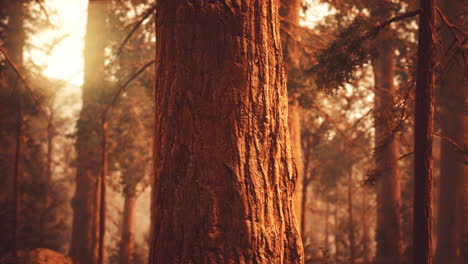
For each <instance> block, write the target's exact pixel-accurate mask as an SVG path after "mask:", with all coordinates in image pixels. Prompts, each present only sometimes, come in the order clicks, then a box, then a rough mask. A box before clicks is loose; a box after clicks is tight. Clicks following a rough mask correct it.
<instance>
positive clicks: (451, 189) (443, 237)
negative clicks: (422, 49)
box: [435, 0, 468, 264]
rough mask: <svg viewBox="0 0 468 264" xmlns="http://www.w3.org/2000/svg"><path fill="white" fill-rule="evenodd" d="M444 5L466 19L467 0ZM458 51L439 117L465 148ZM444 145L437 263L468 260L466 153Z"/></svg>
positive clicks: (449, 39) (445, 74)
mask: <svg viewBox="0 0 468 264" xmlns="http://www.w3.org/2000/svg"><path fill="white" fill-rule="evenodd" d="M440 7H441V9H442V11H443V12H444V14H445V15H446V16H447V17H448V18H449V19H450V21H452V22H455V23H457V22H462V21H457V19H456V16H457V14H458V13H459V12H460V10H463V9H464V8H465V3H464V1H460V0H444V1H441V2H440ZM465 9H466V8H465ZM441 26H442V29H443V30H442V31H441V33H440V36H441V37H442V40H443V42H444V45H443V46H444V47H451V46H452V45H453V43H455V41H456V39H455V37H454V36H453V34H452V32H451V31H450V30H449V29H448V28H447V27H446V26H445V25H441ZM455 45H456V44H455ZM443 52H444V54H447V53H448V54H450V57H452V53H451V52H446V51H443ZM457 53H458V54H455V57H454V58H455V59H454V60H453V61H452V60H449V61H447V62H445V63H444V64H443V65H444V67H443V68H442V69H441V70H442V75H441V76H440V79H441V82H440V87H439V100H438V102H439V108H440V111H439V113H440V114H439V116H438V117H439V123H440V128H441V134H442V135H443V136H445V137H448V138H450V139H451V140H453V141H455V142H456V143H457V144H458V145H460V146H462V147H463V146H466V141H465V133H466V123H465V121H464V119H465V112H464V111H465V107H466V103H465V99H466V89H465V87H464V84H466V82H464V81H465V72H464V65H465V64H464V58H463V53H462V51H461V52H457ZM441 144H442V145H441V153H440V180H439V182H440V184H439V211H438V221H437V222H438V226H437V249H436V254H435V263H436V264H445V263H466V262H462V260H461V257H462V256H461V254H460V253H461V251H462V243H461V241H462V240H461V237H462V234H463V226H462V225H463V224H462V222H463V220H462V217H463V213H464V212H463V203H466V200H464V199H463V192H464V186H463V181H464V180H463V177H466V175H468V174H467V173H465V170H466V169H465V167H466V165H465V164H464V155H463V153H462V152H461V151H460V150H458V149H456V148H455V147H454V146H453V145H452V143H450V142H449V141H448V140H447V139H442V141H441ZM457 255H458V256H457ZM457 258H458V262H457Z"/></svg>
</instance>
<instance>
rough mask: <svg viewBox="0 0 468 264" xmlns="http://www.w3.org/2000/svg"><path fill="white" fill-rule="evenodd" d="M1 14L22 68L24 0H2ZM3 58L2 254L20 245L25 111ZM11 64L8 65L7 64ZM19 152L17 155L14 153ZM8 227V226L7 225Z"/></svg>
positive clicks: (12, 54) (0, 83) (15, 80)
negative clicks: (22, 144) (21, 173)
mask: <svg viewBox="0 0 468 264" xmlns="http://www.w3.org/2000/svg"><path fill="white" fill-rule="evenodd" d="M1 4H2V6H1V7H0V8H1V10H0V11H1V12H0V13H1V14H2V15H6V16H5V17H2V19H3V20H4V21H8V23H7V24H6V25H5V26H2V27H4V28H2V32H1V33H3V34H2V37H3V38H2V39H1V41H0V43H3V45H4V47H5V50H6V52H8V56H9V57H10V59H11V60H12V62H14V63H15V65H16V67H17V68H18V69H20V70H22V68H23V67H22V66H23V48H24V44H25V31H24V11H25V4H24V2H23V1H2V2H1ZM0 57H4V58H5V61H4V62H2V64H4V66H5V67H3V69H0V145H1V146H2V147H1V150H0V181H1V182H2V184H1V185H2V186H1V189H0V190H1V191H0V193H1V194H0V206H1V208H0V213H1V214H2V217H1V218H2V220H1V221H0V226H1V229H0V230H1V231H2V233H3V234H5V235H4V236H2V239H0V248H2V250H0V254H2V253H6V252H5V251H3V250H6V251H10V250H15V251H16V250H17V249H18V246H19V234H18V232H19V228H20V226H19V212H20V204H19V202H20V197H19V185H20V182H19V181H20V179H19V176H20V170H19V169H20V168H19V164H20V155H19V153H20V152H21V150H22V147H21V145H20V144H21V141H22V138H21V129H22V114H21V112H20V111H21V109H20V107H21V106H20V105H19V101H20V100H21V99H20V97H21V92H20V82H19V79H18V77H17V75H16V73H15V72H14V71H13V69H12V68H11V67H9V66H10V65H9V64H8V63H7V62H6V57H5V55H4V54H1V55H0ZM7 65H8V66H7ZM15 153H16V155H15ZM4 228H5V229H4Z"/></svg>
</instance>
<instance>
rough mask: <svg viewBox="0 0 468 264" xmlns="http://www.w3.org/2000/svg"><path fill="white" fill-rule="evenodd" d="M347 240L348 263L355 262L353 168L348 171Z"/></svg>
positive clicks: (352, 263)
mask: <svg viewBox="0 0 468 264" xmlns="http://www.w3.org/2000/svg"><path fill="white" fill-rule="evenodd" d="M348 238H349V263H350V264H354V263H355V261H356V256H355V255H356V243H355V241H354V220H353V167H352V165H351V167H350V168H349V171H348Z"/></svg>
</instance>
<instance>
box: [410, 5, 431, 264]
mask: <svg viewBox="0 0 468 264" xmlns="http://www.w3.org/2000/svg"><path fill="white" fill-rule="evenodd" d="M419 6H420V8H421V13H420V16H419V33H418V57H417V58H418V62H417V73H416V95H415V101H416V102H415V118H414V199H413V263H418V264H432V237H431V232H432V188H433V186H432V184H433V179H432V176H433V159H432V141H433V136H432V133H433V121H434V120H433V115H434V106H433V93H434V92H433V90H434V64H435V60H434V55H435V54H434V39H433V38H434V35H435V33H434V30H435V17H434V10H435V2H434V0H420V1H419Z"/></svg>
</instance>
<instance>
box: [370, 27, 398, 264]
mask: <svg viewBox="0 0 468 264" xmlns="http://www.w3.org/2000/svg"><path fill="white" fill-rule="evenodd" d="M380 40H381V45H380V48H379V54H378V57H377V58H375V59H374V60H373V61H372V66H373V69H374V80H375V108H374V127H375V145H376V150H375V166H376V182H377V230H376V242H377V252H376V256H375V258H376V264H398V263H400V261H401V260H400V258H401V224H400V221H401V220H400V218H401V217H400V175H399V173H398V164H397V160H398V145H397V142H396V139H395V137H394V135H393V134H394V126H395V124H394V123H395V122H394V120H395V119H394V118H393V115H394V111H393V101H394V100H393V96H394V94H395V87H394V84H393V80H394V65H395V59H394V56H395V55H394V52H395V51H394V49H393V48H392V44H391V42H390V33H388V32H385V33H382V36H381V39H380Z"/></svg>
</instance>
